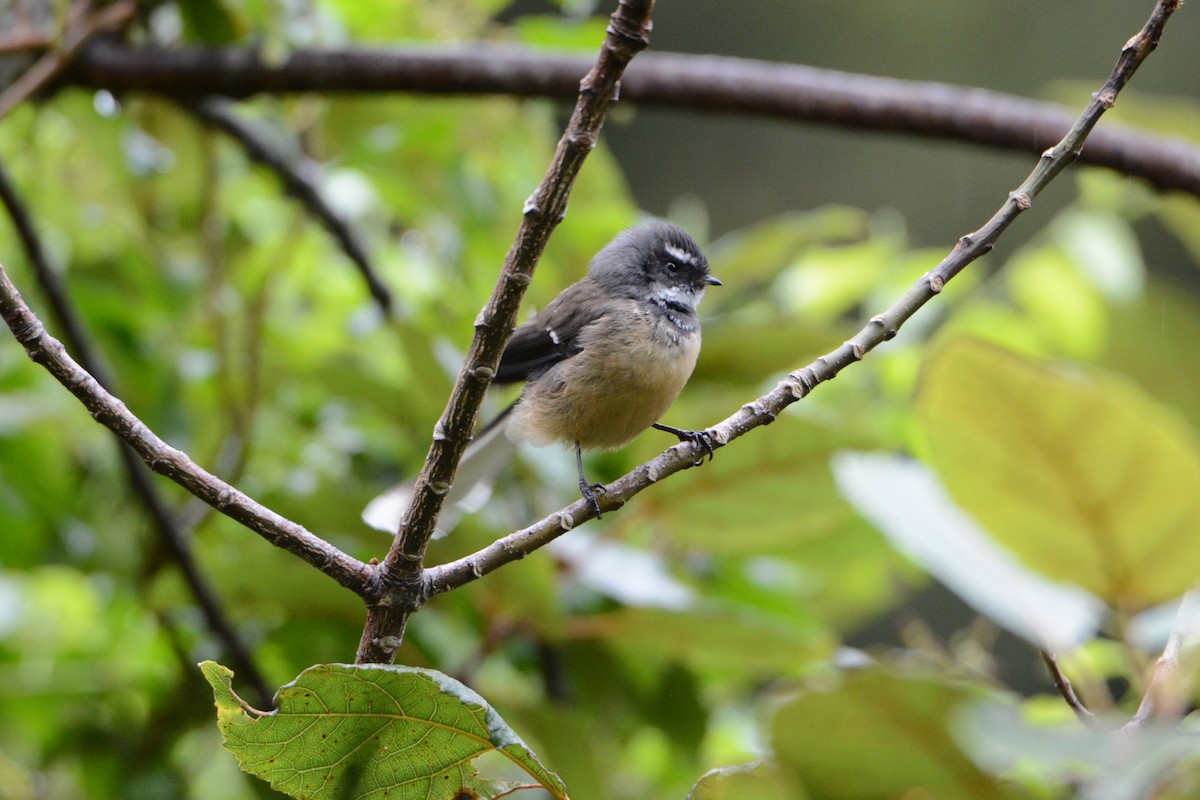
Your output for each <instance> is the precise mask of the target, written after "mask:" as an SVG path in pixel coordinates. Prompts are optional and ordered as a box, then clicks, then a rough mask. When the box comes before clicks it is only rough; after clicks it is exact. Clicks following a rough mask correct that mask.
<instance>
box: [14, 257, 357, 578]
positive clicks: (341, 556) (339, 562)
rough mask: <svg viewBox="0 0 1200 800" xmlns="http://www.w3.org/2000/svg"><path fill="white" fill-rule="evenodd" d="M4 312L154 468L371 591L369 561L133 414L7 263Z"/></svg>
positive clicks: (36, 354) (34, 355)
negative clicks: (51, 327)
mask: <svg viewBox="0 0 1200 800" xmlns="http://www.w3.org/2000/svg"><path fill="white" fill-rule="evenodd" d="M0 317H3V318H4V321H5V322H6V323H7V324H8V327H9V329H10V330H11V331H12V332H13V336H15V337H16V339H17V341H18V342H20V343H21V344H22V346H24V348H25V352H26V353H27V354H28V355H29V358H30V359H31V360H33V361H34V362H36V363H38V364H41V365H42V366H43V367H45V368H46V370H47V371H48V372H49V373H50V374H51V375H53V376H54V377H55V379H56V380H57V381H58V382H59V383H61V384H62V385H63V386H65V387H66V388H67V390H68V391H70V392H71V394H73V395H75V396H76V397H77V398H78V399H79V401H80V402H82V403H83V404H84V406H85V407H86V408H87V409H88V411H90V412H91V414H92V416H93V417H94V418H95V419H96V421H97V422H99V423H100V424H101V425H104V426H105V427H106V428H108V429H109V430H111V431H112V432H113V433H115V434H116V435H117V436H118V437H120V439H121V440H122V441H124V442H125V443H126V444H128V445H129V446H130V447H132V448H133V449H134V451H136V452H137V454H138V455H139V456H140V457H141V459H142V460H143V461H144V462H146V465H147V466H148V467H150V469H151V470H153V471H154V472H157V473H159V474H160V475H165V476H166V477H168V478H170V479H171V480H173V481H175V482H176V483H178V484H179V485H180V486H182V487H183V488H184V489H187V490H188V491H189V492H191V493H192V494H194V495H196V496H197V497H199V498H200V499H201V500H203V501H204V502H206V503H208V504H209V505H211V506H212V507H213V508H215V509H217V511H220V512H221V513H222V514H224V515H226V516H227V517H229V518H230V519H233V520H235V521H237V522H240V523H241V524H242V525H245V526H246V527H247V528H249V529H250V530H252V531H254V532H255V533H257V534H259V535H260V536H262V537H263V538H264V539H266V540H267V541H268V542H270V543H271V544H273V545H275V546H276V547H280V548H282V549H284V550H287V551H288V552H290V553H292V554H294V555H296V556H299V557H300V558H302V559H303V560H305V561H307V562H308V563H309V564H312V565H313V566H314V567H316V568H317V569H319V570H321V571H322V572H324V573H325V574H326V575H328V576H329V577H331V578H333V579H334V580H335V581H337V582H338V583H339V584H341V585H342V586H345V587H346V588H347V589H350V590H351V591H353V592H355V593H356V594H358V595H360V596H365V595H366V594H367V593H368V591H369V587H368V579H369V576H370V572H371V570H370V568H369V567H368V566H367V565H366V564H364V563H362V562H361V561H359V560H357V559H355V558H352V557H351V556H348V555H346V554H345V553H343V552H342V551H340V550H338V549H337V548H336V547H334V546H333V545H331V544H329V543H328V542H326V541H324V540H323V539H321V538H320V537H318V536H315V535H313V534H312V533H310V532H309V531H307V530H306V529H305V528H303V527H302V526H300V525H297V524H296V523H294V522H292V521H291V520H289V519H286V518H284V517H282V516H280V515H279V514H276V513H275V512H274V511H272V510H270V509H269V508H267V507H265V506H263V505H261V504H260V503H257V502H255V501H254V500H252V499H251V498H250V497H248V496H247V495H246V494H244V493H243V492H241V491H239V490H237V489H235V488H234V487H232V486H230V485H229V484H227V483H225V482H224V481H222V480H221V479H220V478H218V477H216V476H215V475H212V474H211V473H209V472H206V471H205V470H204V469H203V468H201V467H200V466H198V465H197V464H196V463H194V462H193V461H192V460H191V459H189V458H188V457H187V454H186V453H184V452H182V451H180V450H177V449H175V448H174V447H171V446H170V445H168V444H167V443H166V442H164V441H163V440H162V439H160V438H159V437H158V436H157V435H156V434H155V433H154V432H153V431H152V430H150V429H149V428H148V427H147V426H146V424H145V423H143V422H142V421H141V420H140V419H138V418H137V417H136V416H134V414H132V413H131V412H130V411H129V409H128V408H126V407H125V404H124V403H122V402H121V401H120V400H118V399H117V398H116V397H113V396H112V395H111V394H110V393H109V392H108V391H107V390H105V389H104V387H102V386H101V385H100V384H99V382H97V380H96V379H95V378H94V377H92V375H91V374H89V373H88V372H87V370H85V369H83V367H81V366H79V364H78V363H76V361H75V360H74V359H73V358H71V356H70V355H69V354H68V353H67V351H66V348H64V347H63V345H62V343H61V342H59V341H58V340H57V339H55V338H54V337H53V336H51V335H50V334H49V333H47V332H46V328H45V326H43V325H42V322H41V320H39V319H38V318H37V316H36V315H35V314H34V313H33V311H31V310H30V308H29V306H28V305H26V304H25V300H24V299H23V298H22V297H21V294H20V292H18V291H17V288H16V287H15V286H14V285H13V283H12V281H11V280H10V279H9V277H8V272H7V271H6V270H5V269H4V267H3V266H2V265H0Z"/></svg>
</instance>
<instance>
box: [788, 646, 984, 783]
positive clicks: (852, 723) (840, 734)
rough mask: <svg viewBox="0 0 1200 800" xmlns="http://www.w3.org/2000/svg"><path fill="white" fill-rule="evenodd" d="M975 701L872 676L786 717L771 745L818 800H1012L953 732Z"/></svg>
mask: <svg viewBox="0 0 1200 800" xmlns="http://www.w3.org/2000/svg"><path fill="white" fill-rule="evenodd" d="M969 696H970V692H969V691H968V690H967V689H965V688H964V687H962V686H957V685H953V684H950V683H946V682H942V681H938V680H934V679H931V678H910V677H905V676H900V675H893V674H890V673H888V672H885V671H883V670H878V669H871V670H864V671H861V672H852V673H848V674H847V677H846V679H845V681H844V682H843V683H841V685H839V686H837V687H836V688H834V689H831V690H829V691H812V692H807V693H805V694H802V695H800V696H799V697H797V698H795V699H794V700H791V701H790V702H788V703H787V704H786V705H784V706H782V707H781V708H780V709H779V712H778V713H777V714H776V716H775V719H774V722H773V723H772V726H771V740H772V745H773V747H774V750H775V756H776V758H777V759H778V761H779V763H780V764H781V765H782V766H783V767H785V768H789V769H790V770H792V771H793V772H794V773H795V774H796V775H797V776H799V777H800V779H801V780H802V781H803V783H804V787H805V788H806V789H807V790H808V795H809V796H810V797H812V798H830V799H832V798H846V799H847V800H851V799H853V800H871V798H880V800H882V799H883V798H888V800H891V798H896V797H936V798H938V800H953V799H954V798H971V799H972V800H989V798H1001V797H1005V796H1006V795H1005V794H1004V793H1003V792H1002V791H1001V789H1000V788H999V787H998V786H997V784H996V783H995V782H994V781H993V779H992V778H990V777H989V776H987V775H986V774H984V773H983V772H982V771H981V770H979V768H978V767H976V766H975V764H974V763H972V761H971V760H970V759H969V758H968V757H967V756H966V755H965V754H964V753H963V752H962V751H961V750H960V749H959V748H958V746H957V745H956V744H955V741H954V739H953V737H952V735H951V733H950V730H949V723H950V721H951V719H952V718H953V713H954V711H955V709H956V708H957V707H958V706H959V704H960V703H962V702H963V701H964V700H966V699H967V698H968V697H969Z"/></svg>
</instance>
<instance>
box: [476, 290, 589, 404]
mask: <svg viewBox="0 0 1200 800" xmlns="http://www.w3.org/2000/svg"><path fill="white" fill-rule="evenodd" d="M607 310H608V308H607V304H605V303H603V302H597V297H596V287H595V286H594V285H593V284H592V281H591V279H589V278H584V279H583V280H581V281H579V282H578V283H575V284H573V285H571V286H569V287H567V288H566V289H564V290H563V292H562V294H560V295H559V296H558V297H556V298H554V300H552V301H551V302H550V305H548V306H546V307H545V308H544V309H543V310H542V311H541V312H539V313H538V314H537V316H536V317H534V318H533V319H532V320H530V321H529V322H526V323H525V324H524V325H521V326H519V327H518V328H517V329H516V330H515V331H513V335H512V338H511V339H509V340H508V346H507V347H505V348H504V355H502V356H500V366H499V367H498V368H497V369H496V377H495V378H494V379H493V383H515V382H517V381H523V380H528V379H530V378H535V377H537V376H538V375H541V374H542V373H543V372H545V371H546V370H548V369H550V368H551V367H552V366H554V365H555V364H557V363H558V362H560V361H563V360H565V359H568V358H570V357H571V356H573V355H576V354H577V353H579V352H580V351H581V350H582V349H583V348H582V347H580V346H579V332H580V331H581V330H583V328H584V327H585V326H587V325H588V324H589V323H591V322H593V321H595V320H597V319H599V318H600V317H602V316H603V315H604V314H605V312H606V311H607Z"/></svg>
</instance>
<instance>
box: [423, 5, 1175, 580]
mask: <svg viewBox="0 0 1200 800" xmlns="http://www.w3.org/2000/svg"><path fill="white" fill-rule="evenodd" d="M1179 4H1180V0H1159V2H1158V3H1157V4H1156V5H1155V7H1154V11H1153V13H1152V14H1151V16H1150V18H1149V19H1148V20H1147V22H1146V24H1145V26H1144V27H1143V28H1142V30H1141V31H1139V32H1138V34H1137V35H1135V36H1134V37H1133V38H1132V39H1130V40H1129V41H1128V42H1127V43H1126V45H1125V47H1124V48H1123V49H1122V51H1121V56H1120V58H1119V59H1118V61H1117V65H1116V67H1114V68H1113V72H1112V74H1111V75H1110V76H1109V78H1108V80H1107V81H1106V82H1105V84H1104V86H1103V88H1102V89H1101V90H1100V91H1099V92H1097V93H1096V94H1095V95H1094V96H1093V98H1092V101H1091V102H1090V103H1089V104H1088V106H1087V108H1085V109H1084V111H1083V113H1082V114H1080V115H1079V118H1078V119H1077V120H1076V121H1075V124H1074V125H1072V126H1071V129H1070V131H1069V132H1068V133H1067V135H1066V136H1064V137H1063V139H1062V140H1061V141H1059V143H1058V144H1056V145H1055V146H1054V147H1052V148H1050V149H1049V150H1047V151H1045V153H1043V154H1042V157H1041V158H1040V159H1039V160H1038V163H1037V166H1035V167H1034V169H1033V172H1031V173H1030V175H1029V177H1028V178H1026V179H1025V181H1024V183H1022V184H1021V186H1020V187H1018V188H1017V190H1016V191H1014V192H1012V193H1011V194H1010V195H1009V197H1008V199H1007V200H1006V201H1005V203H1004V205H1003V206H1001V207H1000V210H998V211H997V212H996V214H995V215H993V217H992V218H991V219H990V220H988V222H987V223H986V224H985V225H984V226H983V227H982V228H980V229H979V230H977V231H975V232H974V233H970V234H968V235H966V236H964V237H962V239H960V240H959V242H958V244H957V245H956V246H955V247H954V249H953V250H952V251H951V252H950V253H949V255H947V256H946V257H945V258H944V259H943V260H942V261H941V263H939V264H938V265H937V266H936V267H934V268H933V269H932V270H930V271H929V272H927V273H926V274H925V275H924V276H922V277H921V279H920V280H918V281H917V283H916V285H914V286H913V287H912V288H911V289H909V290H908V292H907V293H906V294H905V295H904V296H903V297H902V298H901V299H900V300H899V301H898V302H897V303H896V304H895V305H893V306H892V307H891V308H889V309H887V310H886V311H884V312H883V313H882V314H879V315H877V316H875V317H872V318H871V320H870V321H869V322H868V323H867V325H866V327H864V328H863V329H862V330H860V331H859V332H858V333H857V334H856V335H855V336H854V337H853V338H851V339H849V340H848V341H846V342H845V343H844V344H843V345H842V346H841V347H839V348H837V349H836V350H833V351H831V352H829V353H826V354H825V355H823V356H821V357H820V358H818V359H817V360H816V361H814V362H812V363H811V364H809V365H808V366H806V367H803V368H801V369H798V370H796V371H794V372H792V373H790V374H788V376H787V377H786V378H784V380H782V381H781V382H780V383H779V384H778V385H777V386H776V387H775V388H774V389H772V390H771V391H770V392H768V393H767V394H765V395H763V396H762V397H760V398H758V399H757V400H755V401H754V402H752V403H747V404H746V405H744V406H742V408H741V409H739V410H738V411H737V413H735V414H733V415H732V416H730V417H728V418H727V419H725V420H724V421H723V422H721V423H720V424H718V425H717V426H716V427H714V428H711V429H709V430H708V433H709V435H710V439H711V441H712V444H713V446H714V447H723V446H724V445H726V444H728V443H729V442H731V441H733V440H734V439H736V438H738V437H739V436H743V435H745V434H746V433H749V432H750V431H752V430H754V429H755V428H758V427H760V426H762V425H768V424H770V423H771V422H774V421H775V419H776V417H778V416H779V414H780V413H782V411H783V410H784V409H785V408H787V407H788V406H789V405H791V404H792V403H794V402H796V401H797V400H801V399H803V398H804V397H807V396H808V394H809V393H810V392H812V390H813V389H814V388H816V386H817V385H818V384H820V383H823V382H825V381H829V380H832V379H833V378H834V377H836V376H837V374H838V373H839V372H841V371H842V370H843V369H845V368H846V367H848V366H850V365H851V364H853V363H855V362H857V361H861V360H862V359H863V358H864V357H865V356H866V355H867V353H869V352H870V351H871V350H873V349H874V348H875V347H876V346H877V345H879V344H882V343H883V342H885V341H887V340H888V339H891V338H893V337H894V336H896V334H897V332H898V331H899V329H900V326H901V325H903V324H904V323H905V322H906V321H907V320H908V319H909V318H911V317H912V316H913V315H914V314H915V313H916V312H917V311H918V310H919V309H920V308H921V307H922V306H923V305H925V303H927V302H929V300H931V299H932V298H933V297H934V296H935V295H937V294H938V293H939V292H941V290H942V288H943V287H944V286H945V283H946V281H948V280H950V279H951V278H953V277H954V276H955V275H957V274H958V273H959V272H961V271H962V270H963V269H964V268H965V267H966V266H967V265H968V264H970V263H971V262H972V261H974V260H975V259H977V258H979V257H980V256H981V255H983V254H984V253H986V252H988V251H989V250H991V249H992V247H994V246H995V242H996V240H997V239H998V238H999V237H1000V235H1001V234H1002V233H1003V232H1004V230H1005V229H1006V228H1007V227H1008V226H1009V225H1010V224H1011V223H1012V221H1013V220H1014V219H1016V217H1017V216H1018V215H1019V214H1020V213H1021V212H1022V211H1025V210H1027V209H1028V208H1029V207H1030V205H1031V204H1032V202H1033V197H1034V196H1035V195H1036V194H1037V193H1038V192H1040V191H1041V190H1042V189H1043V188H1044V187H1045V186H1046V184H1048V183H1049V182H1050V181H1051V180H1053V178H1054V177H1055V176H1056V175H1057V174H1058V173H1060V172H1061V171H1062V170H1063V169H1065V168H1066V167H1067V166H1068V165H1069V164H1070V163H1071V162H1072V161H1074V160H1075V158H1076V157H1077V156H1078V155H1079V151H1080V148H1082V147H1083V142H1084V140H1085V139H1087V136H1088V133H1089V132H1091V130H1092V128H1093V127H1094V126H1095V124H1096V121H1097V120H1098V119H1099V118H1100V116H1101V115H1102V114H1103V113H1104V112H1105V111H1106V110H1107V109H1108V108H1111V107H1112V104H1113V103H1114V102H1115V100H1116V96H1117V93H1118V92H1119V91H1120V90H1121V88H1122V87H1123V86H1124V85H1125V83H1126V82H1127V81H1128V80H1129V78H1130V77H1131V76H1132V75H1133V73H1134V72H1135V71H1136V70H1137V68H1138V67H1139V66H1140V65H1141V63H1142V61H1144V60H1145V58H1146V56H1148V55H1149V54H1150V52H1151V51H1152V50H1153V49H1154V48H1155V47H1156V46H1157V44H1158V38H1159V36H1160V35H1161V33H1162V29H1163V26H1164V25H1165V24H1166V21H1167V18H1168V17H1170V15H1171V14H1172V13H1173V12H1174V11H1175V10H1176V9H1177V8H1178V7H1179ZM703 452H704V451H703V450H702V448H701V447H700V445H697V444H693V443H690V442H689V443H685V444H678V445H675V446H674V447H672V448H670V449H669V450H667V451H666V452H664V453H662V454H661V455H659V456H658V457H657V458H654V459H653V460H651V461H648V462H646V463H645V464H642V465H641V466H640V467H637V468H636V469H634V470H633V471H632V472H630V473H628V474H626V475H624V476H623V477H621V478H619V479H618V480H616V481H615V482H613V483H612V484H610V485H609V486H606V487H605V490H604V492H603V493H601V494H600V500H601V506H602V510H603V511H608V510H610V509H615V508H619V507H620V506H622V505H624V504H625V502H626V501H628V500H629V498H631V497H633V496H634V495H635V494H637V493H638V492H640V491H642V490H643V489H645V488H646V487H648V486H650V485H651V484H653V483H656V482H657V481H659V480H661V479H662V478H665V477H666V476H668V475H672V474H674V473H676V472H679V471H681V470H684V469H687V468H688V467H690V466H692V465H693V464H694V463H695V462H696V461H697V460H698V459H700V458H701V456H702V455H703ZM593 515H594V512H593V511H592V510H591V508H590V507H589V506H588V504H587V503H586V502H584V501H582V500H580V501H576V502H575V503H572V504H571V505H569V506H567V507H566V508H564V509H562V510H560V511H557V512H555V513H554V514H551V515H550V516H548V517H546V518H545V519H543V520H541V521H539V522H537V523H535V524H533V525H531V526H529V527H528V528H525V529H524V530H520V531H517V532H515V533H511V534H509V535H508V536H505V537H503V538H502V539H499V540H497V541H496V542H493V543H492V544H491V545H489V546H487V547H485V548H483V549H482V550H479V551H478V552H476V553H472V554H471V555H469V556H466V557H464V558H460V559H458V560H457V561H452V562H450V563H447V564H443V565H441V566H438V567H433V568H430V569H427V570H425V573H424V581H425V590H426V592H427V593H428V594H429V595H434V594H440V593H442V592H446V591H449V590H451V589H454V588H457V587H459V586H462V585H464V584H466V583H470V582H471V581H473V580H475V579H476V578H480V577H482V576H484V575H486V574H488V573H489V572H492V571H494V570H496V569H498V568H500V567H501V566H503V565H505V564H508V563H511V562H513V561H516V560H519V559H521V558H524V557H525V556H527V555H529V554H530V553H532V552H533V551H534V550H537V549H538V548H540V547H542V546H544V545H546V544H547V543H548V542H550V541H552V540H553V539H555V538H556V537H558V536H561V535H562V534H563V533H565V532H567V531H568V530H570V529H571V528H573V527H575V526H576V525H579V524H580V523H582V522H583V521H585V520H587V519H590V518H591V517H592V516H593Z"/></svg>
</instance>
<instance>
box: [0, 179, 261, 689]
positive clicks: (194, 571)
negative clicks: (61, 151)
mask: <svg viewBox="0 0 1200 800" xmlns="http://www.w3.org/2000/svg"><path fill="white" fill-rule="evenodd" d="M0 202H2V203H3V204H4V206H5V208H6V209H7V210H8V214H9V216H10V217H11V218H12V221H13V226H14V227H15V228H16V230H17V236H18V238H19V239H20V240H21V244H22V246H23V247H24V249H25V254H26V256H27V257H28V259H29V262H30V265H31V266H32V267H33V273H34V277H35V278H36V279H37V282H38V285H39V286H40V287H41V289H42V292H43V294H45V295H46V299H47V300H48V302H49V304H50V309H51V311H52V312H53V314H54V318H55V321H56V322H57V323H58V325H59V326H60V327H61V328H62V329H63V331H65V333H66V339H67V342H68V344H70V346H71V349H72V350H74V351H75V353H76V354H78V358H79V363H80V365H81V366H82V367H83V368H84V369H86V370H87V371H88V372H90V373H91V374H92V375H93V376H95V377H96V380H97V381H98V382H99V383H100V385H102V386H104V387H106V388H108V389H115V386H116V384H115V382H114V379H113V377H112V374H111V371H110V370H109V369H108V366H107V364H105V363H104V361H103V360H102V359H101V358H100V357H99V356H98V355H97V351H96V349H95V348H94V347H93V346H92V339H91V337H90V336H89V335H88V333H87V331H86V329H85V328H84V325H83V321H82V320H81V319H80V317H79V315H78V314H77V313H76V312H75V308H74V306H73V304H72V303H71V300H70V298H69V297H68V296H67V292H66V289H65V288H64V287H63V285H62V281H61V280H60V279H59V273H58V270H56V269H55V268H54V266H53V265H52V264H51V263H50V259H49V257H48V256H47V254H46V249H45V248H44V247H43V246H42V240H41V237H40V236H38V234H37V230H36V228H35V227H34V225H33V220H32V218H31V217H30V215H29V211H28V209H27V207H26V205H25V203H24V202H22V200H21V198H20V197H19V196H18V195H17V191H16V187H14V186H13V184H12V181H11V180H10V179H9V176H8V171H7V170H5V169H4V166H3V164H0ZM115 441H116V445H117V449H118V452H119V454H120V457H121V463H122V466H123V467H124V469H125V474H126V477H127V478H128V480H129V485H130V488H131V489H132V490H133V493H134V496H136V497H137V498H138V500H139V501H141V503H142V506H143V507H144V508H145V510H146V514H147V516H149V517H150V520H151V522H152V523H153V525H154V530H155V531H157V532H158V536H159V539H160V540H161V541H162V542H163V544H164V545H165V546H166V548H167V550H168V551H169V552H170V554H171V557H172V558H173V559H174V561H175V563H176V564H177V565H178V566H179V570H180V572H181V573H183V578H184V582H185V583H186V584H187V585H188V588H189V589H190V590H191V592H192V596H193V597H195V599H196V603H197V605H199V606H200V610H201V613H202V614H203V615H204V619H205V622H206V624H207V625H208V627H209V629H210V630H212V632H213V634H214V635H215V636H216V637H217V639H218V640H220V641H221V642H222V643H223V644H224V646H225V650H226V652H227V653H228V654H229V657H230V659H231V660H232V661H233V663H234V664H235V665H236V666H235V668H236V669H237V671H238V674H240V675H242V676H243V677H245V678H246V680H247V681H248V682H249V683H250V685H251V686H252V687H253V688H254V690H255V691H256V692H257V693H258V694H259V695H260V699H263V700H264V702H267V703H269V702H270V700H271V695H272V694H273V692H272V691H271V689H270V688H269V687H268V685H267V682H266V680H265V679H264V678H263V676H262V672H260V671H259V669H258V667H257V665H256V664H255V663H254V658H253V657H252V656H251V654H250V650H249V648H248V647H246V645H245V643H244V642H243V641H242V640H241V638H240V637H239V636H238V635H237V632H236V631H235V630H234V626H233V624H232V623H231V622H230V621H229V619H228V616H227V614H226V613H225V609H224V608H223V607H222V605H221V601H220V600H219V599H218V597H217V593H216V591H214V589H213V588H212V586H211V585H209V583H208V579H207V578H206V577H205V576H204V573H203V572H202V571H201V570H200V568H199V566H198V565H197V564H196V560H195V558H194V557H193V555H192V548H191V544H190V542H189V541H188V537H187V534H186V532H185V529H184V527H183V526H181V525H180V524H179V520H178V519H177V518H176V517H175V515H174V514H173V513H172V512H171V510H170V508H169V506H168V504H167V502H166V500H164V499H163V497H162V494H161V493H160V492H159V491H158V489H157V487H155V485H154V483H153V482H151V481H150V480H149V476H148V474H147V472H146V470H145V468H144V467H143V466H142V464H141V463H140V462H139V461H138V458H137V455H136V454H135V453H134V452H133V450H131V449H130V448H129V447H128V446H127V445H126V444H125V443H124V442H123V441H121V439H120V438H117V439H116V440H115Z"/></svg>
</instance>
